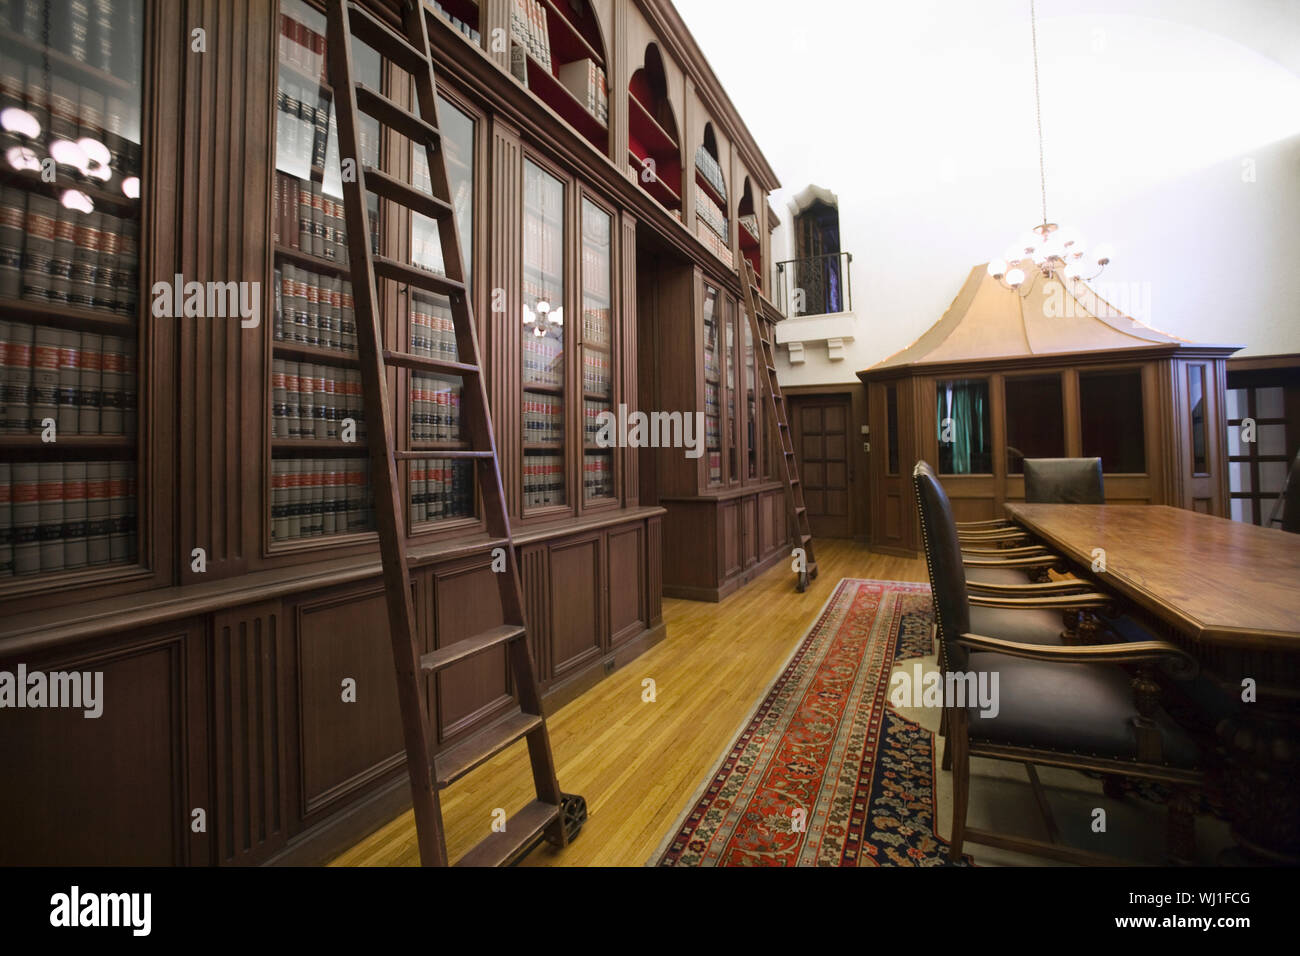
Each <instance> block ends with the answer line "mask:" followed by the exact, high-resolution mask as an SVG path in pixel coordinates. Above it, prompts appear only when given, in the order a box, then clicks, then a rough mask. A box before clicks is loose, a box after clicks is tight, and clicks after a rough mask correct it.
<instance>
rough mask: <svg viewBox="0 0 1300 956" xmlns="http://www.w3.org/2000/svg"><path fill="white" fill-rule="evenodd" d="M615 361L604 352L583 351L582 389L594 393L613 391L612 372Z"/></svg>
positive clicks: (602, 393)
mask: <svg viewBox="0 0 1300 956" xmlns="http://www.w3.org/2000/svg"><path fill="white" fill-rule="evenodd" d="M612 369H613V363H612V362H611V361H610V359H609V356H608V355H606V354H605V353H604V352H587V351H584V352H583V353H582V390H583V391H584V392H590V393H591V394H592V395H609V394H610V393H611V392H612V391H613V385H612V383H611V378H610V374H611V371H612Z"/></svg>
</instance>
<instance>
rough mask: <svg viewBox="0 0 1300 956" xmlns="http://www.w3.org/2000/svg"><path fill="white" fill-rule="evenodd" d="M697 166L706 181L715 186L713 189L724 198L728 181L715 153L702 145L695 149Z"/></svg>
mask: <svg viewBox="0 0 1300 956" xmlns="http://www.w3.org/2000/svg"><path fill="white" fill-rule="evenodd" d="M695 168H696V169H697V170H698V171H699V173H700V175H701V176H703V177H704V181H705V182H706V183H708V184H709V185H710V186H712V187H713V191H714V192H715V193H717V194H718V195H719V196H722V197H723V198H725V197H726V195H727V183H726V180H724V179H723V177H722V167H721V166H720V165H718V161H717V160H716V159H714V158H713V154H712V153H710V152H709V151H708V150H707V149H705V148H704V147H703V146H701V147H700V148H699V149H697V150H696V151H695Z"/></svg>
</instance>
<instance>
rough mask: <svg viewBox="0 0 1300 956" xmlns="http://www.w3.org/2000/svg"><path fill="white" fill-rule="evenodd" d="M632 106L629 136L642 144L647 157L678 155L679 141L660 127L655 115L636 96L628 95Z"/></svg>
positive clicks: (629, 117)
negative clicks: (658, 154)
mask: <svg viewBox="0 0 1300 956" xmlns="http://www.w3.org/2000/svg"><path fill="white" fill-rule="evenodd" d="M627 99H628V103H629V104H631V106H630V109H629V113H628V131H629V135H630V136H631V137H632V138H633V139H635V140H636V141H637V142H638V143H640V144H641V147H642V149H643V150H645V151H647V155H653V154H657V153H677V151H678V150H677V140H675V139H674V138H673V137H672V134H670V133H669V132H668V131H667V130H666V129H664V128H663V127H662V126H660V125H659V121H658V120H657V119H655V118H654V114H653V113H651V112H650V110H649V109H648V108H647V107H646V105H645V104H644V103H642V102H641V101H640V100H639V99H637V97H636V96H635V95H634V94H631V93H629V94H628V97H627Z"/></svg>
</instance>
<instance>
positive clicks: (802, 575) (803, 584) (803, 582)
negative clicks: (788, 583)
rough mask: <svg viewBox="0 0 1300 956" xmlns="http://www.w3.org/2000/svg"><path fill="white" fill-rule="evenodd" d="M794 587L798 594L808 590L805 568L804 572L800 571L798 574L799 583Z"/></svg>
mask: <svg viewBox="0 0 1300 956" xmlns="http://www.w3.org/2000/svg"><path fill="white" fill-rule="evenodd" d="M795 587H796V590H797V591H798V592H799V593H800V594H803V592H804V591H807V590H808V570H807V568H805V569H804V570H802V571H800V572H799V583H798V584H797V585H796V586H795Z"/></svg>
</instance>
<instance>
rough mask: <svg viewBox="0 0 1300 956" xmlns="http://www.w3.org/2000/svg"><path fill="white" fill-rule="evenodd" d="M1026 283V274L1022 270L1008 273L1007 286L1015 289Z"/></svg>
mask: <svg viewBox="0 0 1300 956" xmlns="http://www.w3.org/2000/svg"><path fill="white" fill-rule="evenodd" d="M1024 281H1025V273H1024V271H1023V270H1021V269H1012V270H1011V271H1010V272H1008V273H1007V285H1009V286H1011V287H1012V288H1013V289H1014V288H1016V287H1017V286H1019V285H1020V283H1022V282H1024Z"/></svg>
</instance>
